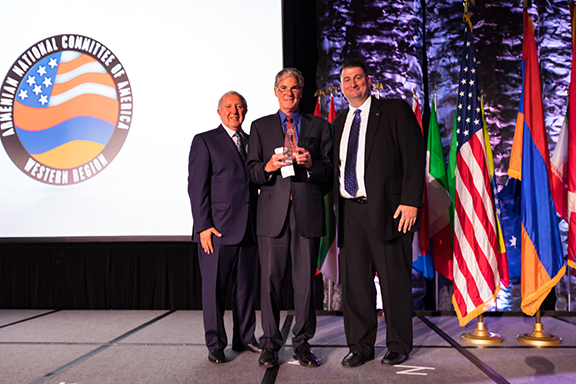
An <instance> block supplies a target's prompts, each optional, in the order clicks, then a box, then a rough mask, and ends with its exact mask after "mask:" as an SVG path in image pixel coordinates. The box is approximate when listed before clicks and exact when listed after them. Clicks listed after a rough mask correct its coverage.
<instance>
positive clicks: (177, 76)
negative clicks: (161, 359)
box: [0, 0, 282, 242]
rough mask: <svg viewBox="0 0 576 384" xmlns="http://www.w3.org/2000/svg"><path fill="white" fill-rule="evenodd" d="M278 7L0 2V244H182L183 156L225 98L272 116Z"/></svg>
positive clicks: (185, 213)
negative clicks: (232, 95)
mask: <svg viewBox="0 0 576 384" xmlns="http://www.w3.org/2000/svg"><path fill="white" fill-rule="evenodd" d="M281 27H282V21H281V2H280V1H270V0H249V1H243V2H238V1H233V0H217V1H200V0H193V1H188V0H165V1H161V2H152V1H133V0H126V1H124V0H114V1H112V0H101V1H97V2H93V1H90V2H89V1H66V0H54V1H52V2H49V3H46V2H43V1H38V0H32V1H11V2H3V3H2V5H0V28H1V29H2V38H1V39H0V52H1V54H0V79H3V82H2V88H1V94H0V133H1V135H2V136H1V138H2V146H3V149H0V180H1V181H0V242H7V241H26V240H38V239H43V240H49V241H77V240H90V241H99V240H103V241H110V240H120V241H125V240H128V241H130V240H141V239H150V240H188V239H189V238H190V234H191V231H192V216H191V211H190V202H189V199H188V194H187V178H188V168H187V167H188V154H189V150H190V143H191V141H192V138H193V137H194V135H195V134H196V133H199V132H202V131H206V130H209V129H213V128H216V127H217V126H218V124H219V123H220V120H219V117H218V115H217V113H216V109H217V102H218V99H219V97H220V96H221V95H222V94H223V93H224V92H226V91H228V90H236V91H238V92H240V93H241V94H243V95H244V96H245V97H246V99H247V101H248V114H247V116H246V121H245V123H244V125H243V128H244V130H245V131H247V132H249V129H250V123H251V121H252V120H254V119H257V118H259V117H261V116H264V115H266V114H270V113H274V112H275V111H276V110H277V108H278V104H277V100H276V99H275V97H274V94H273V81H274V75H275V74H276V73H277V72H278V71H279V70H280V69H281V68H282V36H281V33H282V30H281Z"/></svg>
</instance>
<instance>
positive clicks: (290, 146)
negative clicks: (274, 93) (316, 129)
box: [284, 116, 298, 156]
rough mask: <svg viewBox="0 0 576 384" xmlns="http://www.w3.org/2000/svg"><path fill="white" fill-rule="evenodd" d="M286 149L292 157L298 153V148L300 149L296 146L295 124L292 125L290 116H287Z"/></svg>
mask: <svg viewBox="0 0 576 384" xmlns="http://www.w3.org/2000/svg"><path fill="white" fill-rule="evenodd" d="M284 147H285V148H286V149H287V151H288V154H289V155H290V156H291V155H292V154H293V153H294V152H296V148H298V145H297V144H296V131H295V130H294V123H292V118H291V117H290V116H286V133H285V135H284Z"/></svg>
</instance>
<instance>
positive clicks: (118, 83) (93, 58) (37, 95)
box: [0, 35, 132, 185]
mask: <svg viewBox="0 0 576 384" xmlns="http://www.w3.org/2000/svg"><path fill="white" fill-rule="evenodd" d="M131 122H132V90H131V86H130V81H129V80H128V76H127V74H126V72H125V70H124V67H123V66H122V64H121V63H120V61H118V58H117V57H116V56H115V55H114V54H113V53H112V52H111V51H110V50H109V49H108V48H106V46H104V45H103V44H101V43H99V42H97V41H96V40H94V39H91V38H89V37H86V36H80V35H59V36H53V37H49V38H47V39H45V40H43V41H40V42H38V43H36V44H34V45H33V46H31V47H30V48H28V49H27V50H26V51H25V52H24V53H23V54H22V55H21V56H20V57H19V58H18V59H17V60H16V61H15V62H14V64H13V65H12V68H11V69H10V71H9V72H8V74H7V75H6V78H5V79H4V82H3V83H2V88H1V89H0V135H1V137H2V144H3V146H4V149H5V150H6V152H7V153H8V156H9V157H10V159H11V160H12V162H13V163H14V164H15V165H16V166H17V167H18V168H20V170H21V171H22V172H24V173H25V174H27V175H28V176H30V177H31V178H33V179H35V180H38V181H41V182H43V183H46V184H53V185H69V184H76V183H80V182H83V181H86V180H88V179H90V178H92V177H94V176H95V175H96V174H98V173H100V172H102V171H103V170H104V169H105V168H106V167H107V166H108V165H109V164H110V162H111V161H112V160H113V159H114V157H116V155H117V154H118V152H119V151H120V148H122V145H123V144H124V141H125V140H126V136H127V135H128V131H129V130H130V124H131Z"/></svg>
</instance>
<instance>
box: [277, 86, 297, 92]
mask: <svg viewBox="0 0 576 384" xmlns="http://www.w3.org/2000/svg"><path fill="white" fill-rule="evenodd" d="M276 89H277V90H278V91H279V92H280V93H288V91H290V92H291V93H298V92H300V91H301V90H302V87H299V86H295V87H291V88H288V87H285V86H282V87H280V88H278V87H276Z"/></svg>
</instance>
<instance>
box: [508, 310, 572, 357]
mask: <svg viewBox="0 0 576 384" xmlns="http://www.w3.org/2000/svg"><path fill="white" fill-rule="evenodd" d="M516 340H518V342H520V343H524V344H528V345H532V346H534V347H551V346H554V345H560V344H562V338H560V337H558V336H554V335H549V334H547V333H546V332H544V327H543V326H542V321H541V318H540V308H538V312H536V322H535V323H534V330H533V331H532V332H531V333H525V334H522V335H518V337H517V338H516Z"/></svg>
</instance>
